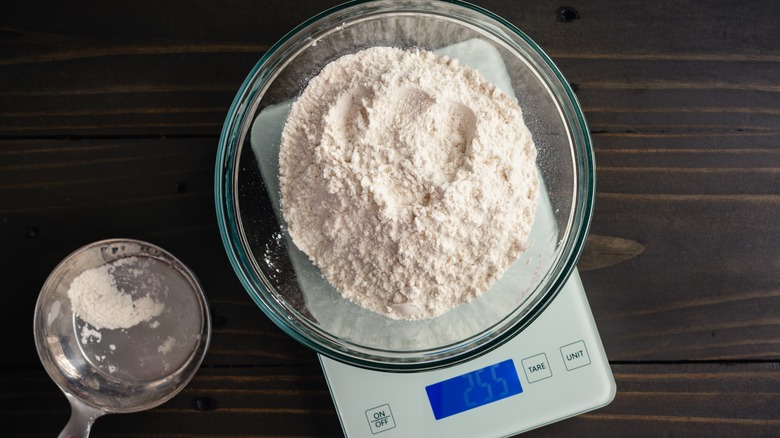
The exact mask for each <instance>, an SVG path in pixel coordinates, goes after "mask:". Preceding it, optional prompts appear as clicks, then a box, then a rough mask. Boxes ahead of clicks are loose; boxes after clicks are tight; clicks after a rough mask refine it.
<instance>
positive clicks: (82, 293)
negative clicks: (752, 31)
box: [68, 257, 165, 342]
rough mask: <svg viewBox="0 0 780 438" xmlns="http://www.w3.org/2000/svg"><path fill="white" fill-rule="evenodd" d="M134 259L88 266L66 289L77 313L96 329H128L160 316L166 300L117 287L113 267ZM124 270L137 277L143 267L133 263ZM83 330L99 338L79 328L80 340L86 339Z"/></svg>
mask: <svg viewBox="0 0 780 438" xmlns="http://www.w3.org/2000/svg"><path fill="white" fill-rule="evenodd" d="M137 263H138V259H137V258H135V257H127V258H123V259H119V260H117V261H114V262H111V263H106V264H104V265H101V266H98V267H97V268H93V269H88V270H86V271H84V272H82V273H81V274H79V275H78V276H77V277H76V278H74V279H73V282H72V283H71V284H70V289H68V298H70V302H71V306H72V308H73V311H74V312H75V313H76V315H78V316H79V318H81V319H82V320H83V321H84V322H86V323H88V324H89V325H91V326H92V327H94V328H95V329H97V330H101V329H104V328H105V329H127V328H130V327H133V326H135V325H137V324H139V323H141V322H145V321H149V320H151V319H152V318H154V317H156V316H159V315H160V314H161V313H162V312H163V310H164V309H165V304H163V303H160V302H158V301H156V300H155V299H154V298H153V297H151V296H149V295H148V294H147V295H145V296H141V297H138V298H137V299H133V296H132V295H131V293H125V292H124V291H122V290H120V289H119V288H118V287H117V281H116V280H117V279H116V277H115V271H116V269H117V268H118V267H121V266H125V265H134V264H137ZM125 271H126V272H124V274H125V275H135V276H136V277H137V276H141V275H142V274H143V271H142V270H140V269H137V268H132V267H131V268H128V269H126V270H125ZM130 292H132V291H130ZM85 327H86V326H85ZM85 333H87V335H90V336H93V337H95V338H96V339H97V340H98V341H99V340H100V336H99V335H100V333H99V332H95V331H91V330H90V331H88V332H84V331H82V342H84V341H85ZM95 333H97V335H95Z"/></svg>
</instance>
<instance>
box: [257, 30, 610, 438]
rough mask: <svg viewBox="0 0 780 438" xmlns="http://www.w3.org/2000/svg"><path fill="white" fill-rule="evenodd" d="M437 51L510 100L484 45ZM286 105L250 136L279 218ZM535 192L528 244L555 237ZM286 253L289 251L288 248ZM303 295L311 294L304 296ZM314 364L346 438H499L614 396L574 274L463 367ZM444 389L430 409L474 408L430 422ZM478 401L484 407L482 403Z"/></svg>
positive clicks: (297, 261)
mask: <svg viewBox="0 0 780 438" xmlns="http://www.w3.org/2000/svg"><path fill="white" fill-rule="evenodd" d="M437 52H439V53H440V54H445V55H449V56H452V57H454V58H457V59H460V60H461V62H463V63H464V64H467V65H471V66H472V67H474V68H476V69H478V70H479V71H480V72H481V73H482V74H483V75H484V76H485V77H486V78H488V79H489V80H491V81H492V82H493V83H495V84H497V85H498V86H499V87H501V88H502V89H503V90H504V91H506V92H507V93H508V94H509V95H511V96H514V93H513V90H512V87H511V84H510V83H509V82H508V81H509V76H508V74H507V71H506V67H505V65H504V62H503V59H502V58H501V56H500V54H499V53H498V52H497V51H496V50H495V49H494V48H493V47H492V46H491V45H489V44H487V43H485V42H483V41H480V40H470V41H466V42H464V43H459V44H456V45H453V46H449V47H445V48H442V49H440V50H438V51H437ZM291 105H292V101H287V102H284V103H281V104H279V105H275V106H271V107H268V108H266V109H264V110H263V111H261V112H260V114H259V115H258V117H257V118H256V120H255V121H254V124H253V126H252V132H251V144H252V148H253V150H254V152H255V155H256V159H257V162H258V164H259V166H260V170H261V173H262V175H263V181H264V184H265V186H266V188H267V191H268V193H269V194H271V198H270V199H271V202H272V204H273V206H274V211H275V212H276V213H277V216H278V217H280V218H281V214H280V213H279V205H278V196H277V194H278V193H279V186H278V180H277V179H276V178H274V177H270V176H275V175H278V157H279V138H280V137H281V132H282V128H283V126H284V122H285V120H286V119H287V114H288V113H289V111H290V107H291ZM269 140H271V141H269ZM544 190H545V189H544V184H543V183H542V185H541V186H540V196H539V203H540V204H539V207H538V209H537V218H536V221H535V225H534V229H533V230H532V236H531V237H532V239H536V240H538V241H540V242H541V241H542V240H543V239H544V238H546V236H549V235H553V236H555V235H556V234H555V233H556V227H555V225H554V224H555V219H554V218H553V214H552V207H551V206H550V203H549V200H548V198H547V195H546V192H545V191H544ZM288 247H289V248H292V244H291V243H290V242H288ZM542 247H543V246H542ZM537 251H538V250H537ZM290 260H291V262H292V263H293V265H294V266H295V270H296V272H298V273H299V276H298V281H299V283H300V286H301V289H302V291H303V292H304V295H306V296H307V302H309V301H308V300H316V299H317V297H318V296H319V295H321V294H320V293H317V291H316V289H317V288H316V287H312V286H311V285H308V284H307V282H306V281H307V280H306V278H307V276H306V275H302V274H300V273H305V272H307V271H311V270H315V268H313V267H311V266H309V265H310V263H309V262H308V261H307V259H306V257H305V256H304V255H302V254H301V253H298V252H295V251H292V252H291V253H290ZM522 271H523V268H520V272H522ZM505 275H506V276H511V275H515V274H510V273H507V274H505ZM314 277H317V276H316V275H315V276H314ZM317 278H318V277H317ZM315 286H316V285H315ZM309 289H311V290H314V292H308V291H309ZM510 292H511V291H510ZM309 304H310V305H309V308H310V310H312V312H314V311H315V310H317V311H318V312H319V313H318V315H319V317H320V318H323V317H324V318H327V317H328V316H329V315H331V314H333V313H334V311H332V310H326V308H327V305H326V304H321V305H312V303H309ZM507 361H511V362H508V363H507ZM320 362H321V363H322V368H323V370H324V372H325V377H326V378H327V381H328V385H329V386H330V391H331V394H332V396H333V401H334V403H335V404H336V409H337V411H338V414H339V417H340V420H341V424H342V427H343V428H344V432H345V434H346V435H347V436H348V437H350V438H357V437H377V438H414V437H424V438H438V437H447V438H451V437H469V438H472V437H473V438H476V437H486V438H496V437H505V436H511V435H514V434H517V433H520V432H523V431H527V430H529V429H533V428H536V427H539V426H543V425H545V424H549V423H553V422H555V421H559V420H562V419H564V418H568V417H572V416H575V415H578V414H581V413H583V412H587V411H590V410H593V409H596V408H599V407H601V406H604V405H606V404H608V403H609V402H610V401H611V400H612V399H613V398H614V395H615V381H614V379H613V377H612V372H611V370H610V368H609V364H608V362H607V357H606V355H605V354H604V349H603V347H602V345H601V340H600V339H599V336H598V332H597V330H596V325H595V323H594V321H593V316H592V314H591V312H590V307H589V306H588V302H587V299H586V297H585V292H584V290H583V288H582V283H581V282H580V278H579V274H578V273H577V272H576V270H575V271H574V272H573V273H572V275H571V278H570V279H569V281H568V282H567V283H566V285H565V286H564V287H563V289H562V290H561V291H560V293H559V295H558V296H557V297H556V298H555V299H554V301H553V302H552V303H551V304H550V306H549V307H548V308H547V310H545V311H544V312H543V313H542V315H540V316H539V317H538V318H537V319H536V321H534V322H533V323H532V324H531V325H530V326H529V327H528V328H526V329H525V330H524V331H523V332H521V333H519V334H518V335H517V336H516V337H515V338H513V339H512V340H510V341H508V342H507V343H505V344H504V345H502V346H501V347H499V348H497V349H495V350H493V351H491V352H490V353H488V354H485V355H483V356H480V357H478V358H476V359H473V360H471V361H469V362H466V363H461V364H458V365H453V366H451V367H448V368H444V369H438V370H435V371H427V372H418V373H391V372H379V371H371V370H366V369H362V368H356V367H354V366H351V365H346V364H343V363H341V362H337V361H334V360H332V359H329V358H327V357H324V356H320ZM499 364H500V365H501V366H498V365H499ZM483 369H484V370H483ZM469 376H470V377H469ZM514 376H516V377H514ZM453 378H455V379H453ZM506 378H512V379H513V380H514V382H513V386H512V388H511V391H508V393H514V395H510V396H504V397H503V398H502V397H501V392H502V390H503V386H502V385H503V384H504V383H506V382H507V380H506ZM449 379H453V380H449ZM469 379H470V380H469ZM446 381H450V382H454V384H453V385H454V386H453V385H446V384H443V385H439V387H440V388H441V387H442V386H447V388H445V389H447V391H444V392H443V393H442V394H444V395H442V396H440V399H439V401H438V402H437V405H439V407H441V406H442V405H445V406H444V408H446V409H450V410H452V409H455V410H457V409H459V408H464V407H466V404H467V403H473V404H480V406H479V407H475V408H470V409H467V410H464V411H463V412H460V413H455V414H452V413H450V415H447V416H445V417H443V418H440V419H438V420H437V419H436V417H435V414H434V408H433V405H432V404H431V402H430V400H429V396H428V392H427V390H426V387H429V386H431V385H434V386H436V384H438V383H441V382H446ZM464 382H470V383H464ZM464 384H465V385H469V384H470V385H472V386H473V387H472V388H471V389H469V388H468V387H466V389H463V390H461V391H460V393H458V391H457V390H455V391H453V388H456V389H457V388H461V389H462V387H463V385H464ZM459 385H460V386H459ZM487 386H490V388H491V389H490V390H489V391H490V393H488V392H484V391H483V393H482V394H481V396H480V395H479V391H476V390H477V389H480V388H485V387H487ZM494 388H495V390H494ZM465 393H468V395H467V394H465ZM489 396H492V397H489ZM488 399H492V400H493V401H491V402H486V400H488ZM442 400H443V401H444V403H443V404H442V403H440V402H441V401H442ZM448 400H449V402H448ZM483 403H484V404H483ZM446 409H445V410H446ZM440 414H441V413H440ZM439 416H440V417H441V415H439Z"/></svg>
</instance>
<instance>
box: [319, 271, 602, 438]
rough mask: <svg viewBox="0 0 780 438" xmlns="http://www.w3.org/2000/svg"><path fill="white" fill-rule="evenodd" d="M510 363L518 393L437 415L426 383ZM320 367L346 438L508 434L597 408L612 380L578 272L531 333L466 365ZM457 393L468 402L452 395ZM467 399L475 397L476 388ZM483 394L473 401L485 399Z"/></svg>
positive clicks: (491, 436) (325, 362)
mask: <svg viewBox="0 0 780 438" xmlns="http://www.w3.org/2000/svg"><path fill="white" fill-rule="evenodd" d="M507 360H511V363H512V364H513V365H514V369H515V371H516V373H517V377H518V380H519V385H520V387H521V389H522V392H520V393H518V394H515V395H511V396H508V397H506V398H501V399H498V397H494V398H496V400H495V401H492V402H489V403H487V404H484V405H481V406H478V407H475V408H471V409H469V410H466V411H463V412H460V413H456V414H452V415H449V416H447V417H444V418H441V419H439V420H437V419H436V418H435V416H434V409H433V407H432V404H431V402H430V400H429V397H428V394H427V392H426V387H427V386H429V385H434V384H437V383H439V382H443V381H447V380H449V379H451V378H457V377H458V376H463V375H468V374H470V373H471V376H472V380H471V381H472V382H474V381H475V379H474V378H473V377H476V376H477V375H476V374H474V373H472V372H473V371H477V370H481V369H483V368H486V367H492V366H494V365H496V364H500V363H503V362H505V361H507ZM320 362H321V364H322V369H323V371H324V372H325V377H326V379H327V381H328V386H329V387H330V392H331V395H332V396H333V401H334V403H335V405H336V410H337V411H338V414H339V419H340V421H341V425H342V427H343V429H344V433H345V434H346V436H348V437H350V438H357V437H376V438H413V437H425V438H438V437H473V438H476V437H485V438H497V437H506V436H512V435H515V434H518V433H520V432H524V431H527V430H530V429H534V428H537V427H540V426H544V425H546V424H550V423H553V422H556V421H560V420H563V419H565V418H569V417H573V416H576V415H579V414H582V413H584V412H588V411H591V410H594V409H597V408H600V407H602V406H605V405H607V404H609V402H611V401H612V399H613V398H614V396H615V380H614V378H613V377H612V371H611V370H610V367H609V363H608V362H607V356H606V354H605V353H604V348H603V347H602V345H601V339H600V338H599V335H598V331H597V329H596V325H595V323H594V321H593V315H592V314H591V311H590V306H589V305H588V302H587V298H586V297H585V291H584V289H583V287H582V283H581V281H580V277H579V274H578V273H577V271H576V270H575V271H574V272H573V273H572V275H571V278H570V279H569V281H568V282H567V283H566V285H564V287H563V289H562V290H561V291H560V293H559V295H558V296H557V297H556V298H555V299H554V301H553V302H552V303H551V304H550V306H549V307H548V308H547V310H545V311H544V312H543V313H542V314H541V315H540V316H539V317H538V318H537V319H536V320H535V321H534V322H533V323H532V324H531V325H530V326H529V327H528V328H526V329H525V330H524V331H522V332H521V333H519V334H518V335H517V336H515V337H514V338H513V339H512V340H510V341H508V342H507V343H505V344H504V345H502V346H501V347H499V348H497V349H495V350H493V351H491V352H490V353H487V354H485V355H483V356H480V357H478V358H476V359H473V360H471V361H469V362H466V363H461V364H458V365H454V366H451V367H448V368H444V369H438V370H434V371H425V372H418V373H391V372H381V371H372V370H367V369H362V368H356V367H354V366H351V365H346V364H343V363H341V362H337V361H334V360H332V359H330V358H327V357H324V356H320ZM489 369H490V368H487V370H489ZM487 370H486V371H487ZM481 375H482V376H483V379H482V380H486V379H490V375H489V374H485V373H484V372H483V373H482V374H481ZM492 376H493V377H496V374H495V372H493V374H492ZM501 377H505V376H503V375H501ZM466 378H468V376H464V377H463V379H464V380H465V379H466ZM476 382H477V385H480V384H482V385H487V384H488V382H482V381H480V380H479V379H476ZM461 395H462V396H463V397H468V395H466V394H455V395H453V394H450V396H455V397H457V396H461ZM469 395H473V396H474V397H475V398H476V397H480V395H477V393H476V392H474V391H471V393H470V394H469ZM481 395H482V400H477V402H478V403H481V402H482V401H484V399H485V398H487V397H488V394H487V393H485V392H483V393H482V394H481ZM493 395H494V396H497V395H498V394H495V393H494V394H493ZM467 402H471V403H473V401H472V400H467ZM460 404H461V403H460V402H459V401H456V402H455V405H460ZM464 406H465V404H464Z"/></svg>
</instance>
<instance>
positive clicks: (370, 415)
mask: <svg viewBox="0 0 780 438" xmlns="http://www.w3.org/2000/svg"><path fill="white" fill-rule="evenodd" d="M366 419H367V420H368V425H369V426H371V433H373V434H377V433H381V432H384V431H386V430H390V429H392V428H394V427H395V421H393V413H392V412H391V411H390V405H388V404H384V405H382V406H377V407H375V408H372V409H369V410H367V411H366Z"/></svg>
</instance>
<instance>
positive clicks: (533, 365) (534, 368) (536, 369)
mask: <svg viewBox="0 0 780 438" xmlns="http://www.w3.org/2000/svg"><path fill="white" fill-rule="evenodd" d="M522 364H523V371H525V377H526V379H528V383H534V382H538V381H540V380H542V379H546V378H548V377H551V376H552V370H551V369H550V363H549V362H547V355H546V354H544V353H539V354H537V355H536V356H531V357H526V358H525V359H523V361H522Z"/></svg>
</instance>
